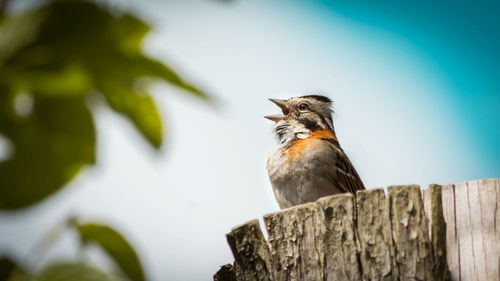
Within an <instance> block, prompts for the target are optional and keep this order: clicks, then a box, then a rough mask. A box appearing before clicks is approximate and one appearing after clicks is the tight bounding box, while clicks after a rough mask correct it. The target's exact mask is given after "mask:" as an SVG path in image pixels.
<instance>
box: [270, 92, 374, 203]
mask: <svg viewBox="0 0 500 281" xmlns="http://www.w3.org/2000/svg"><path fill="white" fill-rule="evenodd" d="M269 100H270V101H272V102H273V103H275V104H276V105H277V106H279V107H280V108H281V111H282V113H283V114H276V115H269V116H265V118H267V119H269V120H271V121H274V122H276V124H275V126H274V133H275V134H276V138H277V141H278V146H277V147H276V149H275V150H274V151H273V152H272V153H271V155H270V156H269V158H268V160H267V172H268V174H269V179H270V180H271V185H272V187H273V192H274V195H275V197H276V201H278V205H279V206H280V208H281V209H284V208H289V207H292V206H295V205H299V204H304V203H307V202H314V201H316V200H318V199H319V198H321V197H324V196H327V195H334V194H338V193H344V192H351V193H353V194H354V193H355V192H356V191H357V190H363V189H365V187H364V185H363V182H362V181H361V178H360V177H359V175H358V173H357V172H356V169H354V166H353V165H352V163H351V161H350V160H349V158H348V157H347V155H346V154H345V152H344V150H342V148H341V147H340V144H339V141H338V139H337V136H336V135H335V129H334V127H333V119H332V114H333V109H332V100H331V99H330V98H328V97H325V96H320V95H306V96H301V97H295V98H290V99H288V100H280V99H269Z"/></svg>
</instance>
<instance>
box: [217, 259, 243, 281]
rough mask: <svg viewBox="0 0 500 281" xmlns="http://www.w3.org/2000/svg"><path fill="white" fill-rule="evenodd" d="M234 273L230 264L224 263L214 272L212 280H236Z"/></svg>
mask: <svg viewBox="0 0 500 281" xmlns="http://www.w3.org/2000/svg"><path fill="white" fill-rule="evenodd" d="M236 280H237V279H236V273H235V272H234V267H233V265H232V264H229V263H228V264H225V265H223V266H221V267H220V269H219V271H217V272H216V273H215V274H214V281H236Z"/></svg>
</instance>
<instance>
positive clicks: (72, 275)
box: [32, 263, 116, 281]
mask: <svg viewBox="0 0 500 281" xmlns="http://www.w3.org/2000/svg"><path fill="white" fill-rule="evenodd" d="M55 280H57V281H116V279H114V278H113V277H111V276H109V275H108V274H106V273H104V272H102V271H101V270H99V269H97V268H95V267H92V266H89V265H87V264H83V263H58V264H54V265H51V266H49V267H47V268H45V269H44V271H43V272H42V273H40V275H38V276H36V277H35V278H34V279H33V280H32V281H55Z"/></svg>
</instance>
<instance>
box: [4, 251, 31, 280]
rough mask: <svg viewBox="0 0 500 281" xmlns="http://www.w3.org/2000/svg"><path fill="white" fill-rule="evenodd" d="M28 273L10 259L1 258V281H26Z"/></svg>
mask: <svg viewBox="0 0 500 281" xmlns="http://www.w3.org/2000/svg"><path fill="white" fill-rule="evenodd" d="M27 279H28V274H27V272H26V271H25V270H24V269H23V268H22V267H20V266H19V265H18V264H16V263H15V262H14V261H13V260H12V259H11V258H9V257H5V256H4V257H1V258H0V281H7V280H9V281H25V280H27Z"/></svg>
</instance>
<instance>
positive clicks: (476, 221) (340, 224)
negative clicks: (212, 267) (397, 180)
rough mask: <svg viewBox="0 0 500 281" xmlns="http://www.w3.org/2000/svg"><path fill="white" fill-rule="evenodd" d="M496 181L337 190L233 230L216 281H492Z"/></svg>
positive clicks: (498, 232) (499, 217) (497, 249)
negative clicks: (228, 256) (230, 260)
mask: <svg viewBox="0 0 500 281" xmlns="http://www.w3.org/2000/svg"><path fill="white" fill-rule="evenodd" d="M499 199H500V180H499V179H490V180H479V181H472V182H464V183H458V184H450V185H446V186H440V185H431V186H430V188H429V189H427V190H423V191H420V189H419V187H418V186H416V185H410V186H390V187H388V196H387V197H386V196H385V194H384V190H383V189H381V188H376V189H370V190H365V191H359V192H358V193H357V194H356V196H353V195H351V194H340V195H334V196H329V197H325V198H321V199H320V200H318V201H317V202H313V203H308V204H304V205H300V206H295V207H292V208H289V209H285V210H281V211H279V212H276V213H272V214H268V215H265V216H264V222H265V227H266V230H267V233H268V234H269V237H268V240H267V241H266V240H265V239H264V236H263V234H262V232H261V230H260V226H259V223H258V221H257V220H252V221H249V222H247V223H245V224H243V225H241V226H238V227H235V228H233V230H232V231H231V232H230V233H228V234H227V240H228V243H229V245H230V247H231V250H232V252H233V256H234V258H235V262H234V267H232V266H231V265H225V266H223V267H222V268H221V270H219V272H217V273H216V274H215V275H214V280H217V281H228V280H231V281H232V280H274V281H281V280H287V281H288V280H289V281H293V280H307V281H314V280H450V279H451V280H499V262H500V259H499V257H500V255H499V253H500V229H499V227H500V209H499V206H498V205H499Z"/></svg>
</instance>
